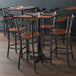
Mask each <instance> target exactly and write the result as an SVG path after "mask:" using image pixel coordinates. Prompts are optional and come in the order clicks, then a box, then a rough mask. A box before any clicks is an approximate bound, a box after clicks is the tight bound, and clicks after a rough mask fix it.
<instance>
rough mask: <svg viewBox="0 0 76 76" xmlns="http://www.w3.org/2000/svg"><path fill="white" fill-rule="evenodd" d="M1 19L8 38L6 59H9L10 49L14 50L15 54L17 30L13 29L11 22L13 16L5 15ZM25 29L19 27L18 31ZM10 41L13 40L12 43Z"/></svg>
mask: <svg viewBox="0 0 76 76" xmlns="http://www.w3.org/2000/svg"><path fill="white" fill-rule="evenodd" d="M3 17H4V22H5V25H6V30H7V38H8V49H7V58H9V50H10V49H15V52H16V53H17V37H16V34H17V29H16V28H15V27H14V26H15V25H14V22H13V20H14V16H13V15H7V16H3ZM25 28H26V27H19V29H20V30H22V29H25ZM11 37H12V38H11ZM12 39H13V40H14V43H11V41H12ZM13 46H14V47H13Z"/></svg>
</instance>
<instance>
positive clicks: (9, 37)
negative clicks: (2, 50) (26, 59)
mask: <svg viewBox="0 0 76 76" xmlns="http://www.w3.org/2000/svg"><path fill="white" fill-rule="evenodd" d="M9 48H10V35H9V34H8V49H7V58H9Z"/></svg>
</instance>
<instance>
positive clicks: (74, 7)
mask: <svg viewBox="0 0 76 76" xmlns="http://www.w3.org/2000/svg"><path fill="white" fill-rule="evenodd" d="M65 10H69V11H70V10H76V6H71V7H68V8H65Z"/></svg>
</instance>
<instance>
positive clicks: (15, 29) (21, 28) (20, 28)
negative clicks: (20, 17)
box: [9, 27, 27, 32]
mask: <svg viewBox="0 0 76 76" xmlns="http://www.w3.org/2000/svg"><path fill="white" fill-rule="evenodd" d="M26 28H27V27H19V30H23V29H26ZM9 31H13V32H17V31H18V30H17V28H10V29H9Z"/></svg>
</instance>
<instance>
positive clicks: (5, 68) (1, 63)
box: [0, 33, 76, 76]
mask: <svg viewBox="0 0 76 76" xmlns="http://www.w3.org/2000/svg"><path fill="white" fill-rule="evenodd" d="M73 53H74V60H73V61H72V60H71V59H70V65H71V66H70V68H69V69H67V67H66V60H65V57H64V58H60V57H59V58H55V57H54V59H53V64H50V63H49V62H47V61H45V62H44V63H43V64H41V63H40V62H39V63H38V64H37V72H34V69H33V62H32V61H30V63H27V62H26V61H23V60H22V61H21V70H18V69H17V63H18V55H17V54H16V53H15V52H14V49H13V50H10V58H9V59H7V57H6V54H7V38H6V37H4V36H3V33H0V76H76V42H74V41H73Z"/></svg>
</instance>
